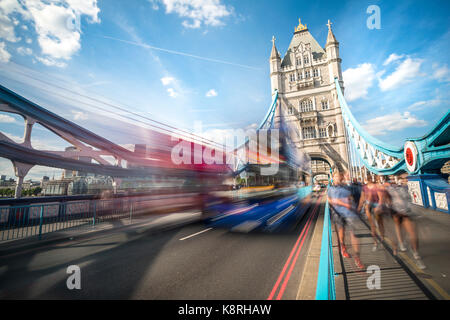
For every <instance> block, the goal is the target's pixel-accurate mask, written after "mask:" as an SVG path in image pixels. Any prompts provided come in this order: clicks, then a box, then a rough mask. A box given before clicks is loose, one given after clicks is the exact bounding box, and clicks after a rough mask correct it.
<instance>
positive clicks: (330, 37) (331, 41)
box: [326, 19, 339, 45]
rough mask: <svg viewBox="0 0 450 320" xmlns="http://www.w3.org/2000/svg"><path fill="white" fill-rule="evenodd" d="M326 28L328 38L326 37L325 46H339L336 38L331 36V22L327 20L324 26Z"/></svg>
mask: <svg viewBox="0 0 450 320" xmlns="http://www.w3.org/2000/svg"><path fill="white" fill-rule="evenodd" d="M326 25H327V26H328V37H327V44H326V45H329V44H339V42H338V41H337V40H336V37H335V36H334V34H333V31H332V30H331V25H332V23H331V21H330V19H328V23H327V24H326Z"/></svg>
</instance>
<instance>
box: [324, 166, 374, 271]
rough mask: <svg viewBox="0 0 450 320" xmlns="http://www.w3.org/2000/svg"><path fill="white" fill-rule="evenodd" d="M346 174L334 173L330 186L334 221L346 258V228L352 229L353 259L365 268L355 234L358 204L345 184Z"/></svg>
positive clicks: (348, 256) (357, 264) (331, 210)
mask: <svg viewBox="0 0 450 320" xmlns="http://www.w3.org/2000/svg"><path fill="white" fill-rule="evenodd" d="M343 179H344V175H343V174H342V173H341V172H339V171H335V173H334V174H333V185H332V186H331V187H329V188H328V203H329V206H330V212H331V215H332V219H333V222H334V223H335V224H336V226H337V229H338V237H339V242H340V245H341V254H342V256H343V257H344V258H350V255H349V253H348V252H347V248H346V245H345V231H346V228H347V229H348V230H349V231H350V238H351V244H352V249H353V259H354V260H355V264H356V266H357V267H358V268H359V269H364V268H365V267H364V265H363V263H362V262H361V259H360V255H359V252H360V250H359V249H360V248H359V240H358V238H357V237H356V236H355V223H356V220H357V219H358V216H357V214H356V211H355V209H356V206H355V203H354V199H353V197H352V193H351V190H350V188H349V187H348V186H346V185H344V181H343Z"/></svg>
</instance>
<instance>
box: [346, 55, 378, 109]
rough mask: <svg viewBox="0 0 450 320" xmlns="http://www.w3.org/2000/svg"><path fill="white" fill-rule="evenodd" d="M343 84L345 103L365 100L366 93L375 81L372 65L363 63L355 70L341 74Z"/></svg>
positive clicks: (350, 69) (351, 69)
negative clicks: (360, 99)
mask: <svg viewBox="0 0 450 320" xmlns="http://www.w3.org/2000/svg"><path fill="white" fill-rule="evenodd" d="M342 76H343V77H344V83H345V97H346V99H347V101H353V100H356V99H359V98H366V97H367V91H368V89H369V88H370V87H371V86H372V82H373V80H374V79H375V70H374V67H373V65H372V64H370V63H363V64H360V65H358V66H357V67H356V68H349V69H347V70H345V71H344V72H343V74H342Z"/></svg>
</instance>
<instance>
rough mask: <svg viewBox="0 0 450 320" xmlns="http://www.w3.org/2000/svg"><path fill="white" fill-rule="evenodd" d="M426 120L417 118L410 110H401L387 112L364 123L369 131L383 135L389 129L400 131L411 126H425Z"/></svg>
mask: <svg viewBox="0 0 450 320" xmlns="http://www.w3.org/2000/svg"><path fill="white" fill-rule="evenodd" d="M426 125H427V122H426V121H425V120H420V119H417V118H416V117H415V116H414V115H412V114H411V113H410V112H404V113H403V114H401V113H400V112H396V113H392V114H387V115H384V116H381V117H377V118H373V119H370V120H367V121H366V123H365V124H364V125H363V127H364V129H366V130H367V132H368V133H370V134H372V135H374V136H381V135H385V134H387V133H388V131H399V130H403V129H405V128H409V127H423V126H426Z"/></svg>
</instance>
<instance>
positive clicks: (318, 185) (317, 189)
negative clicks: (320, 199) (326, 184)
mask: <svg viewBox="0 0 450 320" xmlns="http://www.w3.org/2000/svg"><path fill="white" fill-rule="evenodd" d="M321 189H322V187H321V186H320V184H316V185H315V186H314V187H313V191H314V192H320V190H321Z"/></svg>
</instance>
